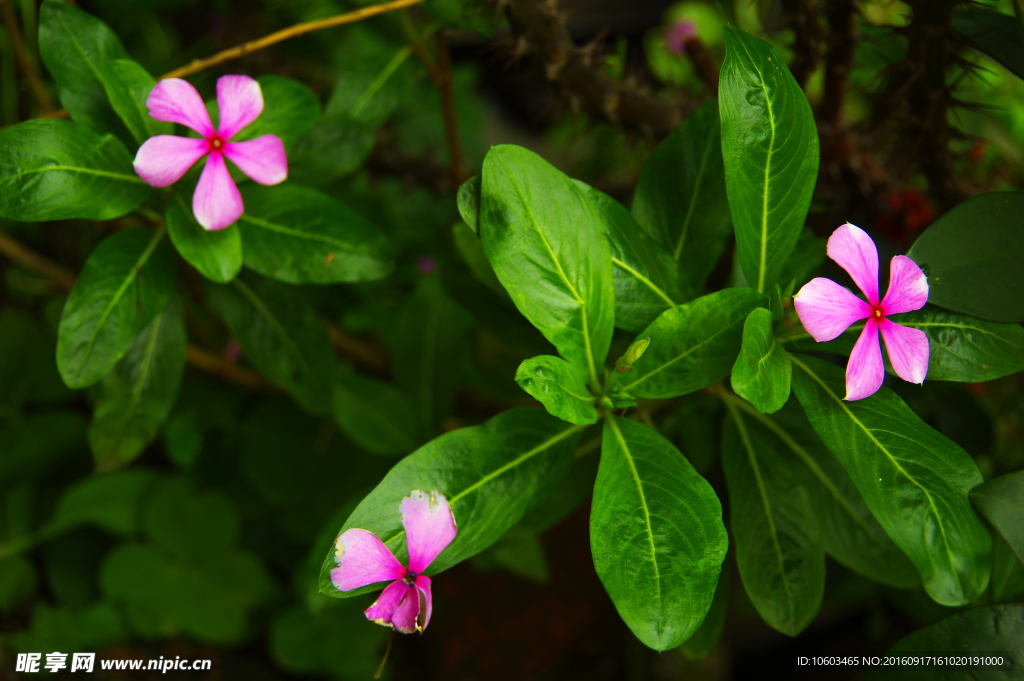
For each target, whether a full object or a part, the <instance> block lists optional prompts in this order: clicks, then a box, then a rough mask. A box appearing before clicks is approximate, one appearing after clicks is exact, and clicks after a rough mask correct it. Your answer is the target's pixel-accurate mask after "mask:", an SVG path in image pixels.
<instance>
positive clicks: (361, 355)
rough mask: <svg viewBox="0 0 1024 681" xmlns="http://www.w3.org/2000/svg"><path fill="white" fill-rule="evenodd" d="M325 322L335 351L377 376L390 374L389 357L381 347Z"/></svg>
mask: <svg viewBox="0 0 1024 681" xmlns="http://www.w3.org/2000/svg"><path fill="white" fill-rule="evenodd" d="M321 321H323V324H324V326H325V327H327V334H328V335H329V336H330V337H331V344H332V345H334V350H335V352H337V353H338V354H339V355H341V356H342V357H348V358H349V359H351V360H352V361H354V362H356V363H357V364H359V365H360V366H362V367H363V368H365V369H369V370H370V371H372V372H373V373H376V374H382V375H384V374H387V373H388V356H387V353H386V352H385V351H384V348H382V347H381V346H380V345H377V344H374V343H371V342H369V341H365V340H363V339H361V338H356V337H355V336H351V335H349V334H348V333H346V332H344V331H342V330H341V329H339V328H338V327H337V326H335V325H334V324H331V323H330V322H328V321H324V320H321Z"/></svg>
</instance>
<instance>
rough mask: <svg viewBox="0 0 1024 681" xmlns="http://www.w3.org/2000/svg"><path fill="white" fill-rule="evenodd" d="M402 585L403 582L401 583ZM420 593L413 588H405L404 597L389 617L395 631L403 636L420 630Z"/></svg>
mask: <svg viewBox="0 0 1024 681" xmlns="http://www.w3.org/2000/svg"><path fill="white" fill-rule="evenodd" d="M403 585H404V582H403ZM419 616H420V592H419V589H417V588H416V587H414V586H406V592H405V596H404V597H403V598H402V602H401V603H399V604H398V607H396V608H395V611H394V613H393V614H392V615H391V624H392V626H394V628H395V629H396V630H397V631H400V632H401V633H403V634H411V633H412V632H414V631H417V630H420V629H421V627H420V626H419Z"/></svg>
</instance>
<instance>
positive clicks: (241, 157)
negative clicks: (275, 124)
mask: <svg viewBox="0 0 1024 681" xmlns="http://www.w3.org/2000/svg"><path fill="white" fill-rule="evenodd" d="M224 155H225V156H227V157H228V160H229V161H231V162H232V163H234V164H235V165H236V166H238V167H239V168H240V169H241V170H242V172H243V173H245V174H246V175H248V176H249V177H250V178H252V179H253V180H255V181H256V182H259V183H260V184H266V185H271V184H280V183H281V182H284V181H285V180H286V179H288V157H287V156H285V153H284V142H282V141H281V138H280V137H278V136H277V135H263V136H262V137H257V138H256V139H254V140H249V141H248V142H227V143H225V144H224Z"/></svg>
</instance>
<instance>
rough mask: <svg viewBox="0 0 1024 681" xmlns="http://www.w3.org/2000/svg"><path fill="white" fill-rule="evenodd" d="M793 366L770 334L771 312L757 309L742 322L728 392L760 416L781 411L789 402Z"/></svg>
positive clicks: (761, 308) (787, 355)
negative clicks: (741, 334) (738, 352)
mask: <svg viewBox="0 0 1024 681" xmlns="http://www.w3.org/2000/svg"><path fill="white" fill-rule="evenodd" d="M792 376H793V363H792V362H790V361H789V354H788V353H787V352H786V351H785V350H784V349H783V348H782V345H780V344H779V343H777V342H775V336H774V335H773V334H772V313H771V312H770V311H769V310H767V309H765V308H763V307H759V308H757V309H755V310H754V311H752V312H751V313H750V314H749V315H747V319H746V321H745V322H743V345H742V346H741V347H740V355H739V357H737V358H736V363H735V364H734V365H733V367H732V389H733V390H734V391H736V394H737V395H739V396H740V397H742V398H744V399H746V400H747V401H748V402H750V403H751V404H752V405H754V407H756V408H757V410H758V411H759V412H761V413H762V414H772V413H775V412H777V411H778V410H779V409H782V405H784V404H785V403H786V400H788V399H789V382H790V379H791V378H792Z"/></svg>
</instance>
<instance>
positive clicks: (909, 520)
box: [792, 357, 992, 606]
mask: <svg viewBox="0 0 1024 681" xmlns="http://www.w3.org/2000/svg"><path fill="white" fill-rule="evenodd" d="M792 359H793V364H794V365H795V366H796V369H795V370H794V371H793V374H794V376H793V388H794V390H795V391H796V395H797V398H798V399H799V400H800V404H801V405H802V406H803V408H804V411H806V412H807V416H808V418H809V420H810V422H811V425H812V426H813V427H814V430H815V431H816V432H817V433H818V436H819V437H821V439H822V441H823V442H824V443H825V444H826V446H828V448H829V449H830V450H831V451H832V453H833V454H835V456H836V458H837V459H839V463H841V464H842V465H843V468H845V469H846V472H847V473H849V474H850V477H851V478H852V479H853V482H854V484H855V485H857V489H858V490H860V493H861V494H862V495H864V501H866V502H867V504H868V507H869V508H870V509H871V512H872V513H873V514H874V516H875V518H877V519H878V522H879V523H881V525H882V527H884V528H885V531H886V532H887V533H888V534H889V536H890V537H891V538H892V540H893V541H894V542H896V545H897V546H899V547H900V548H901V549H903V551H905V552H906V554H907V556H909V557H910V559H911V560H912V561H914V564H915V565H917V569H918V571H919V572H920V573H921V578H922V581H923V582H924V587H925V590H926V591H927V592H928V595H929V596H931V597H932V599H933V600H934V601H936V602H937V603H940V604H942V605H947V606H957V605H963V604H965V603H969V602H971V601H972V600H974V599H975V598H977V597H978V596H979V595H980V594H981V593H982V591H984V589H985V585H986V584H987V583H988V578H989V570H990V567H991V550H992V542H991V538H990V537H989V535H988V532H987V531H986V530H985V527H984V526H983V525H982V524H981V521H980V520H978V517H977V516H976V515H975V513H974V510H973V509H972V508H971V505H970V502H969V501H968V499H967V493H968V492H969V491H970V490H971V489H972V488H973V487H976V486H977V485H979V484H981V482H982V477H981V473H979V472H978V467H977V466H976V465H975V464H974V461H972V460H971V457H970V456H969V455H968V454H967V452H965V451H964V450H963V449H961V448H960V447H959V446H957V445H956V444H955V443H953V442H952V441H950V440H948V439H946V438H945V437H943V436H942V435H940V434H939V433H937V432H935V431H934V430H932V429H931V428H930V427H928V426H927V425H925V424H924V423H923V422H922V421H921V420H920V419H919V418H918V417H917V416H916V415H915V414H914V413H913V412H912V411H911V410H910V408H909V407H907V405H906V404H904V402H903V400H901V399H900V398H899V397H897V396H896V395H895V394H894V393H893V392H892V391H890V390H888V389H887V388H881V389H880V390H879V391H878V392H877V393H875V394H874V395H872V396H871V397H868V398H865V399H863V400H857V401H854V402H847V401H845V400H843V399H842V398H840V395H841V394H843V391H844V374H843V370H842V369H840V368H839V367H836V366H833V365H831V364H828V363H827V362H823V361H822V360H819V359H814V358H812V357H801V358H799V359H798V358H796V357H793V358H792Z"/></svg>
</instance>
